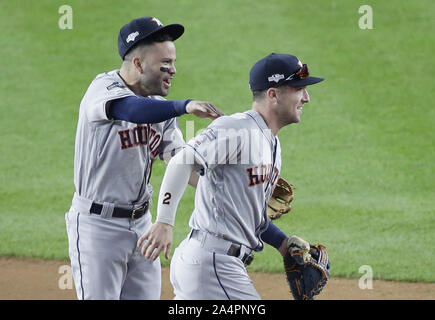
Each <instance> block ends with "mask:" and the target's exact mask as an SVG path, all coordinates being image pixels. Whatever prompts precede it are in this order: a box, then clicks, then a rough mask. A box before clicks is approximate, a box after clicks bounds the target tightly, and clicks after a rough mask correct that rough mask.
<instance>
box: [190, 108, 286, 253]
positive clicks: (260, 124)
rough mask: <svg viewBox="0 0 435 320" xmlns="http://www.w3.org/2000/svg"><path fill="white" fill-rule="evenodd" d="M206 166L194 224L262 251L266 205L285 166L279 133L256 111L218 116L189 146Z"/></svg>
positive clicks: (197, 190) (192, 226)
mask: <svg viewBox="0 0 435 320" xmlns="http://www.w3.org/2000/svg"><path fill="white" fill-rule="evenodd" d="M187 146H190V147H191V148H193V149H194V150H195V152H196V155H197V157H196V158H197V159H199V160H200V162H201V165H202V167H203V169H202V172H201V174H203V175H204V176H203V177H201V178H200V179H199V182H198V186H197V188H196V195H195V209H194V211H193V213H192V216H191V219H190V222H189V225H190V227H191V228H193V229H199V230H202V231H206V232H209V233H211V234H214V235H217V236H218V237H222V238H224V239H227V240H230V241H232V242H235V243H238V244H243V245H245V246H247V247H249V248H251V249H255V250H261V249H262V242H261V240H260V235H261V233H262V232H263V231H264V230H265V229H266V228H267V221H268V220H267V215H266V204H267V202H268V200H269V199H270V197H271V195H272V191H273V188H274V186H275V184H276V183H277V181H278V176H279V172H280V170H281V148H280V143H279V140H278V138H277V137H275V136H274V135H273V134H272V132H271V131H270V129H269V128H268V127H267V125H266V123H265V122H264V120H263V118H262V117H261V115H260V114H259V113H258V112H256V111H253V110H249V111H246V112H244V113H237V114H234V115H231V116H223V117H220V118H218V119H216V120H214V121H213V122H212V123H211V124H210V125H209V126H208V128H207V129H206V130H204V131H203V132H202V133H201V134H200V135H199V136H197V137H196V138H193V139H192V140H190V141H189V142H188V144H187Z"/></svg>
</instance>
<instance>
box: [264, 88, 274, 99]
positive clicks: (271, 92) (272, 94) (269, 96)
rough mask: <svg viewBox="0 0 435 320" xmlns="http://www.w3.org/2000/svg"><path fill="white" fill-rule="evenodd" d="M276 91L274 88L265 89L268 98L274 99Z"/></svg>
mask: <svg viewBox="0 0 435 320" xmlns="http://www.w3.org/2000/svg"><path fill="white" fill-rule="evenodd" d="M276 91H277V89H276V88H269V89H267V91H266V96H267V98H269V99H276Z"/></svg>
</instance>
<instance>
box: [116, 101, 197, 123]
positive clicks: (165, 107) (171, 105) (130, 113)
mask: <svg viewBox="0 0 435 320" xmlns="http://www.w3.org/2000/svg"><path fill="white" fill-rule="evenodd" d="M190 101H191V100H190V99H189V100H156V99H153V98H146V97H137V96H128V97H125V98H121V99H116V100H113V101H112V102H111V105H110V108H109V111H108V113H109V114H108V116H109V118H111V119H115V120H124V121H128V122H133V123H159V122H162V121H165V120H168V119H171V118H174V117H178V116H181V115H183V114H185V113H186V105H187V104H188V103H189V102H190Z"/></svg>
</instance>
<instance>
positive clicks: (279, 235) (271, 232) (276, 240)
mask: <svg viewBox="0 0 435 320" xmlns="http://www.w3.org/2000/svg"><path fill="white" fill-rule="evenodd" d="M261 239H262V240H263V241H264V242H266V243H267V244H269V245H271V246H272V247H274V248H275V249H277V250H278V251H279V252H280V253H281V254H282V256H284V255H285V252H286V250H287V241H288V239H289V237H288V236H287V235H286V234H285V233H284V232H282V231H281V230H280V229H279V228H278V227H277V226H276V225H274V224H273V223H272V222H271V221H269V225H268V226H267V229H266V230H265V231H264V232H263V233H262V234H261Z"/></svg>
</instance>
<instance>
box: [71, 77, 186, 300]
mask: <svg viewBox="0 0 435 320" xmlns="http://www.w3.org/2000/svg"><path fill="white" fill-rule="evenodd" d="M134 95H135V94H134V93H133V92H132V91H131V90H130V89H129V88H128V87H127V86H126V84H125V83H124V81H123V80H122V78H121V77H120V76H119V74H118V70H114V71H111V72H107V73H102V74H100V75H98V76H97V77H96V78H95V79H94V80H93V81H92V83H91V84H90V86H89V88H88V90H87V91H86V93H85V95H84V97H83V99H82V101H81V104H80V111H79V119H78V125H77V134H76V145H75V160H74V184H75V187H76V192H75V195H74V197H73V201H72V205H71V209H70V210H69V212H67V213H66V215H65V219H66V225H67V232H68V242H69V256H70V260H71V267H72V272H73V277H74V283H75V287H76V290H77V297H78V298H79V299H159V298H160V292H161V267H160V260H159V259H157V260H155V261H151V260H149V259H145V257H144V256H143V255H142V254H141V253H140V250H139V249H138V248H137V247H136V243H137V240H138V239H139V237H140V236H142V235H143V234H144V233H145V232H146V231H147V230H148V229H149V228H150V226H151V224H152V219H151V215H150V214H149V211H148V213H147V214H145V215H144V216H142V217H141V218H140V219H137V220H133V219H128V218H114V219H112V212H113V208H114V207H124V208H128V209H133V208H136V207H138V206H140V205H142V204H143V203H144V202H145V201H147V200H150V199H151V195H152V187H151V185H149V179H150V176H151V167H152V163H153V161H154V160H155V159H156V158H157V157H158V156H159V157H160V158H162V159H164V160H166V159H167V158H169V157H170V156H173V155H174V154H175V153H176V152H177V150H178V149H180V148H182V147H183V146H184V145H185V142H184V139H183V136H182V133H181V131H180V128H179V126H178V122H177V120H176V118H173V119H169V120H167V121H163V122H160V123H155V124H135V123H131V122H127V121H121V120H113V119H109V118H108V115H107V114H106V104H107V102H109V101H111V100H115V99H119V98H123V97H127V96H134ZM153 98H155V99H163V98H162V97H158V96H154V97H153ZM93 202H96V203H99V204H102V205H103V208H102V211H101V214H99V215H96V214H91V213H90V208H91V205H92V203H93Z"/></svg>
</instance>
